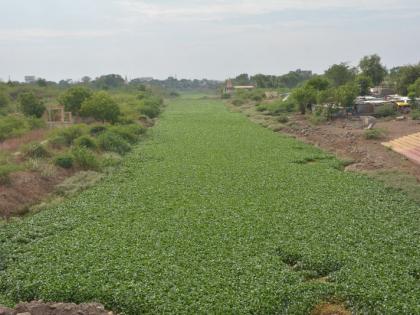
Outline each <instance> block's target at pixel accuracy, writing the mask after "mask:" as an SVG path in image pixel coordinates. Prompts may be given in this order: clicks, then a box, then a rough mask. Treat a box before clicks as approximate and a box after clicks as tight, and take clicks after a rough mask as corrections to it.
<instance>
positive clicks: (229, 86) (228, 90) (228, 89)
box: [224, 79, 255, 94]
mask: <svg viewBox="0 0 420 315" xmlns="http://www.w3.org/2000/svg"><path fill="white" fill-rule="evenodd" d="M253 89H255V86H254V85H233V83H232V80H231V79H229V80H227V81H226V86H225V88H224V93H225V94H233V92H235V91H239V90H246V91H250V90H253Z"/></svg>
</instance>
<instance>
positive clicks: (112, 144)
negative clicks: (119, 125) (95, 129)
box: [98, 131, 131, 154]
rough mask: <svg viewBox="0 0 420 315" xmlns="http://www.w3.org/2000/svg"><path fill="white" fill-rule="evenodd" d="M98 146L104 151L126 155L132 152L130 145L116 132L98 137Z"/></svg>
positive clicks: (105, 133)
mask: <svg viewBox="0 0 420 315" xmlns="http://www.w3.org/2000/svg"><path fill="white" fill-rule="evenodd" d="M98 145H99V148H101V149H102V150H104V151H110V152H116V153H119V154H125V153H127V152H129V151H130V150H131V146H130V144H129V143H128V142H127V141H125V140H124V138H123V137H121V136H120V135H118V134H116V133H114V132H110V131H107V132H104V133H102V134H100V135H99V137H98Z"/></svg>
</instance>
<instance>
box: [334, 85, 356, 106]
mask: <svg viewBox="0 0 420 315" xmlns="http://www.w3.org/2000/svg"><path fill="white" fill-rule="evenodd" d="M358 94H359V87H358V86H357V84H355V83H348V84H346V85H342V86H340V87H338V88H337V91H336V101H337V103H339V104H340V105H341V106H343V107H352V106H353V105H354V101H355V100H356V97H357V95H358Z"/></svg>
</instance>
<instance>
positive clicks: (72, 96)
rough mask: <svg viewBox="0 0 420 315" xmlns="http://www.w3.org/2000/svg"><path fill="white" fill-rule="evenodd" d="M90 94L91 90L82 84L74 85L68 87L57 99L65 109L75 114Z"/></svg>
mask: <svg viewBox="0 0 420 315" xmlns="http://www.w3.org/2000/svg"><path fill="white" fill-rule="evenodd" d="M91 95H92V91H91V90H90V89H88V88H86V87H83V86H74V87H71V88H70V89H68V90H67V91H66V92H65V93H64V94H62V95H61V96H60V98H59V101H60V102H61V103H62V104H63V105H64V108H65V110H66V111H69V112H72V113H73V114H75V115H77V114H78V113H79V111H80V108H81V107H82V104H83V102H84V101H85V100H87V99H88V98H89V97H90V96H91Z"/></svg>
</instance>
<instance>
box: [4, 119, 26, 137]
mask: <svg viewBox="0 0 420 315" xmlns="http://www.w3.org/2000/svg"><path fill="white" fill-rule="evenodd" d="M28 129H29V128H28V125H27V123H26V121H25V118H24V117H20V116H17V115H9V116H5V117H0V141H4V140H6V139H8V138H13V137H17V136H20V135H22V134H24V133H25V132H26V131H28Z"/></svg>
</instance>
